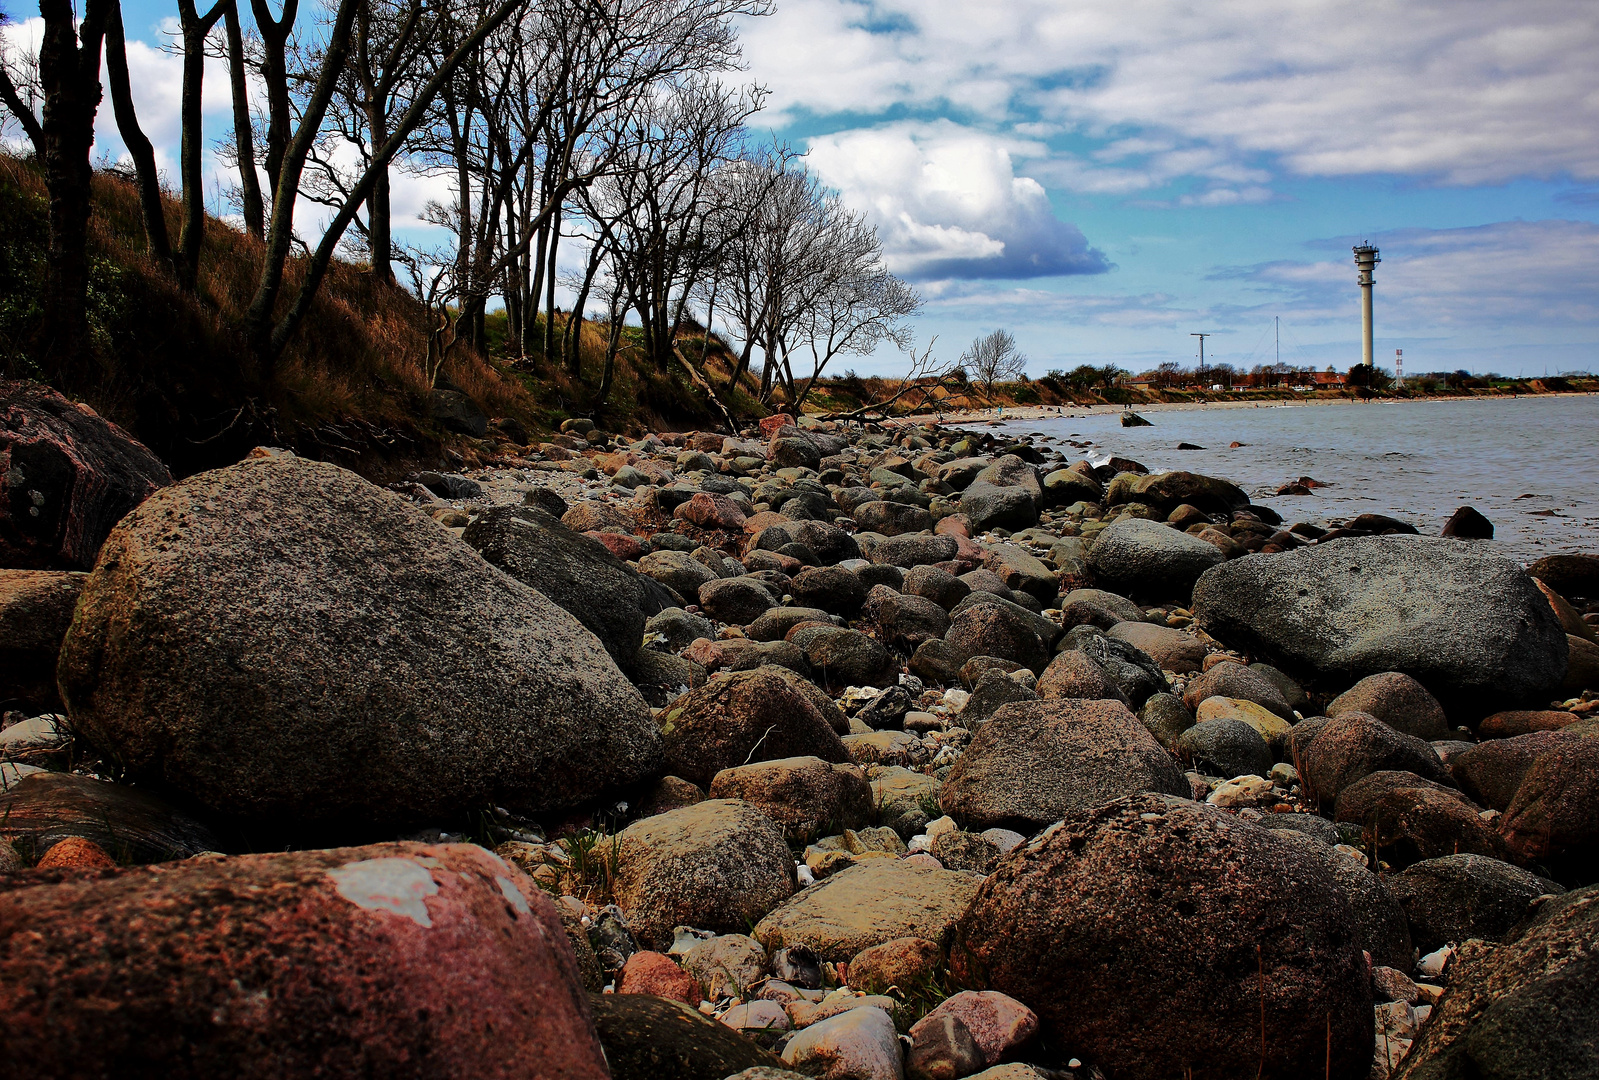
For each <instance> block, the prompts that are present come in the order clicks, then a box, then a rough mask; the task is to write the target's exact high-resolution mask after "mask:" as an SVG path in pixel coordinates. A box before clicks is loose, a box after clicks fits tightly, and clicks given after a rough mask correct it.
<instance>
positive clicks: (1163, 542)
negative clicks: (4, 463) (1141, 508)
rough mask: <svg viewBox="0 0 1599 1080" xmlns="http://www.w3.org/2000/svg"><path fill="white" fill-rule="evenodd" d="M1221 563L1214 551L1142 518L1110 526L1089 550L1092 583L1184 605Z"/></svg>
mask: <svg viewBox="0 0 1599 1080" xmlns="http://www.w3.org/2000/svg"><path fill="white" fill-rule="evenodd" d="M1225 560H1226V556H1224V555H1223V554H1222V553H1221V552H1220V551H1218V550H1217V549H1216V548H1215V546H1214V545H1212V544H1208V543H1206V542H1205V541H1203V540H1201V539H1199V538H1198V537H1195V536H1189V535H1188V534H1187V533H1185V532H1179V531H1178V530H1176V529H1174V528H1172V527H1171V526H1169V525H1164V524H1161V523H1160V522H1156V521H1144V520H1142V519H1141V518H1124V519H1122V520H1120V521H1116V522H1114V523H1112V524H1111V525H1110V526H1109V527H1108V528H1106V529H1105V530H1104V531H1102V532H1101V533H1100V534H1099V535H1098V536H1096V537H1095V538H1094V546H1093V547H1091V548H1089V549H1088V565H1089V568H1090V569H1092V570H1093V572H1094V578H1095V580H1097V581H1100V582H1103V583H1105V584H1106V585H1108V586H1109V587H1110V588H1112V589H1116V590H1118V591H1120V592H1126V593H1130V594H1133V595H1138V596H1147V597H1149V598H1150V599H1153V600H1170V599H1175V600H1181V601H1183V602H1185V603H1186V602H1187V600H1188V598H1189V595H1190V594H1191V593H1192V592H1193V588H1194V582H1196V581H1198V580H1199V576H1200V575H1201V574H1203V573H1204V572H1205V571H1207V570H1209V569H1210V568H1211V567H1213V566H1217V565H1219V564H1220V563H1222V562H1224V561H1225Z"/></svg>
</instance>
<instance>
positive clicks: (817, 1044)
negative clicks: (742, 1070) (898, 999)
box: [783, 1009, 905, 1080]
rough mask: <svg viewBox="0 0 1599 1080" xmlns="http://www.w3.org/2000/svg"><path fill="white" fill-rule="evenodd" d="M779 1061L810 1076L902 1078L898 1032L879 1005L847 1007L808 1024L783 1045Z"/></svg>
mask: <svg viewBox="0 0 1599 1080" xmlns="http://www.w3.org/2000/svg"><path fill="white" fill-rule="evenodd" d="M783 1062H784V1064H786V1065H790V1066H793V1067H794V1068H796V1069H797V1070H799V1071H801V1072H804V1073H806V1074H808V1075H812V1076H823V1077H839V1078H842V1077H849V1078H851V1080H902V1078H903V1077H904V1075H905V1071H904V1065H903V1063H902V1062H901V1060H900V1046H899V1036H898V1034H897V1033H896V1032H895V1030H894V1021H893V1020H891V1019H890V1018H889V1015H888V1013H887V1012H885V1011H883V1010H882V1009H850V1010H849V1011H847V1012H843V1013H840V1014H839V1015H837V1016H834V1017H831V1018H829V1019H827V1020H823V1021H821V1022H820V1023H817V1024H812V1025H811V1026H810V1027H808V1028H806V1029H805V1030H804V1031H802V1032H800V1033H799V1034H798V1035H796V1036H794V1038H792V1039H790V1040H789V1043H788V1045H787V1046H786V1047H784V1048H783Z"/></svg>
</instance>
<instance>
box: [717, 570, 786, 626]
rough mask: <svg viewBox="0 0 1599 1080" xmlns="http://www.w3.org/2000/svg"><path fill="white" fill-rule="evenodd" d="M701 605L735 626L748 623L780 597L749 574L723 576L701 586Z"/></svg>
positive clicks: (721, 620) (764, 611)
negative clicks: (745, 575)
mask: <svg viewBox="0 0 1599 1080" xmlns="http://www.w3.org/2000/svg"><path fill="white" fill-rule="evenodd" d="M699 601H700V608H701V610H703V611H704V612H705V613H706V614H707V615H709V616H710V617H711V618H713V619H716V620H718V621H720V622H725V623H731V624H732V625H734V626H748V625H749V624H750V623H752V622H754V621H755V620H756V619H758V618H760V617H761V616H762V615H764V614H765V613H766V610H767V609H768V608H770V607H773V606H774V605H775V604H776V602H777V597H775V596H773V595H772V593H771V591H770V590H768V589H767V588H766V586H764V585H762V584H760V583H758V582H755V581H751V580H750V579H749V578H748V577H733V578H720V579H718V580H716V581H707V582H706V583H705V584H703V585H701V586H700V591H699Z"/></svg>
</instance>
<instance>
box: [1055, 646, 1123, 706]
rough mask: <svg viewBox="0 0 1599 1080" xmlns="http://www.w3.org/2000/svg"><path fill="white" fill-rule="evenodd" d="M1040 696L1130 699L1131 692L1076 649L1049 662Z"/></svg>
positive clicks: (1058, 655)
mask: <svg viewBox="0 0 1599 1080" xmlns="http://www.w3.org/2000/svg"><path fill="white" fill-rule="evenodd" d="M1038 696H1039V697H1041V698H1043V699H1044V700H1046V701H1050V700H1055V699H1058V698H1080V699H1086V700H1090V701H1093V700H1101V699H1110V700H1113V701H1120V702H1122V703H1124V704H1125V703H1126V702H1127V695H1126V694H1123V693H1122V692H1121V689H1120V688H1119V687H1117V685H1116V684H1115V683H1114V682H1113V681H1111V678H1110V676H1109V675H1107V674H1105V670H1104V669H1103V668H1101V667H1100V666H1099V665H1098V664H1096V663H1094V661H1092V660H1090V659H1089V658H1088V657H1087V656H1086V655H1084V654H1083V653H1080V652H1078V651H1076V650H1075V649H1068V650H1067V651H1066V652H1063V653H1058V654H1056V656H1055V659H1053V660H1051V661H1050V662H1049V667H1047V668H1045V669H1044V673H1043V674H1042V675H1040V676H1039V677H1038Z"/></svg>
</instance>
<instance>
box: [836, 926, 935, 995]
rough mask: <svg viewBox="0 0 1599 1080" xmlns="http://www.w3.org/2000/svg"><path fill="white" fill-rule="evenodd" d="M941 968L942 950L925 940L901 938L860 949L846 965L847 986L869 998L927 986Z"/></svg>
mask: <svg viewBox="0 0 1599 1080" xmlns="http://www.w3.org/2000/svg"><path fill="white" fill-rule="evenodd" d="M943 965H944V950H943V949H940V948H939V947H938V943H937V942H933V941H928V940H927V939H926V938H918V937H904V938H895V939H894V940H893V941H885V942H883V943H882V944H881V945H873V946H871V947H870V948H867V949H862V950H861V951H860V952H858V953H856V954H855V958H854V959H853V960H851V961H850V962H849V969H848V970H849V985H850V989H852V990H864V991H866V992H867V993H868V994H877V993H882V992H884V991H886V990H887V989H888V988H889V987H891V986H898V987H901V988H903V987H906V986H915V985H917V984H918V983H927V982H929V981H931V980H932V979H933V978H934V977H935V976H936V975H937V974H938V969H939V968H941V967H943Z"/></svg>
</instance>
